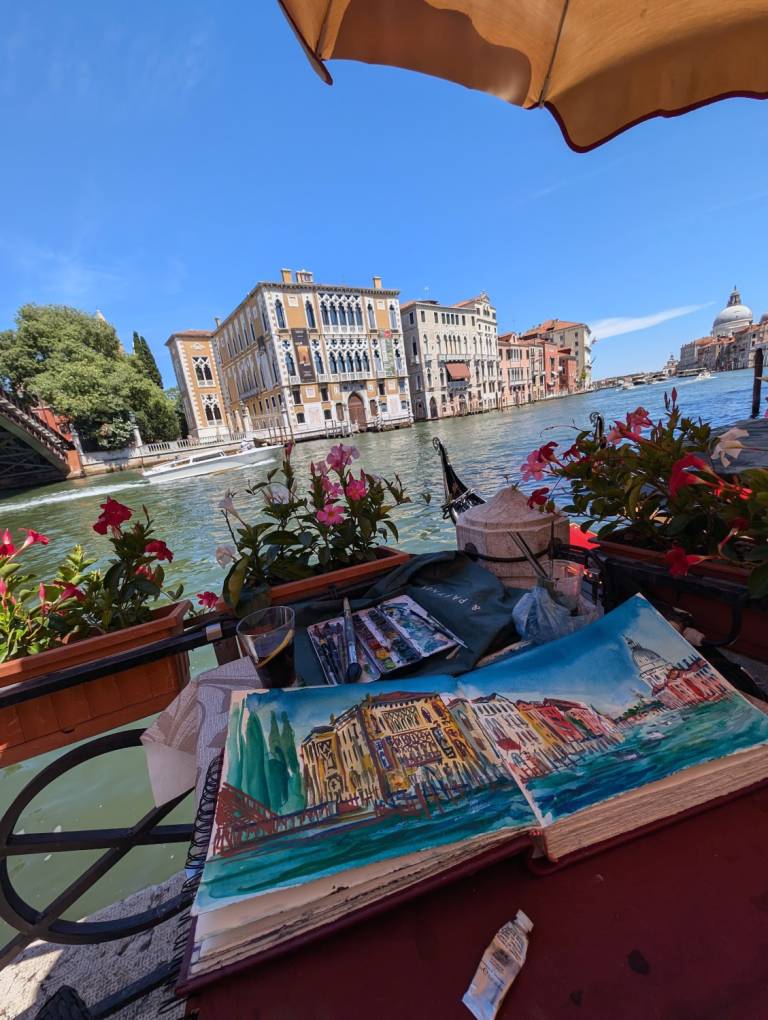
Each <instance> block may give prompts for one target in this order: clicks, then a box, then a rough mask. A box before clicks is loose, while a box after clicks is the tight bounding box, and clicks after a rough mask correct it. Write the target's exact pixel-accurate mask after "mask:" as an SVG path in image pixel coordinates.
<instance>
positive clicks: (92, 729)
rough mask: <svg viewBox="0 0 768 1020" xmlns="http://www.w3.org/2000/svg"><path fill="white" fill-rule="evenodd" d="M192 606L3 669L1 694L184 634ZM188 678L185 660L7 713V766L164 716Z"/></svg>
mask: <svg viewBox="0 0 768 1020" xmlns="http://www.w3.org/2000/svg"><path fill="white" fill-rule="evenodd" d="M190 605H191V603H189V602H176V603H174V604H173V605H172V606H168V607H164V608H163V609H159V610H156V611H155V613H154V617H153V619H152V620H149V621H148V622H147V623H140V624H138V625H137V626H135V627H127V628H126V629H125V630H118V631H114V632H113V633H111V634H100V635H99V636H98V637H93V638H86V639H85V640H83V641H73V642H72V644H70V645H65V646H63V647H62V648H54V649H51V650H50V651H47V652H39V653H38V654H37V655H30V656H28V657H27V658H24V659H14V660H13V661H12V662H5V663H3V664H2V665H0V688H2V687H7V686H8V685H9V684H15V683H18V682H20V681H23V680H31V679H33V678H35V677H39V676H44V675H45V674H46V673H53V672H55V671H56V670H60V669H67V668H69V667H71V666H80V665H84V664H85V663H91V662H94V661H96V660H98V659H102V658H104V657H105V656H108V655H117V654H119V653H120V652H122V651H128V650H129V649H134V648H137V647H140V646H141V645H146V644H150V643H151V642H153V641H160V640H161V639H162V638H167V637H171V636H172V635H173V634H180V633H181V632H182V630H183V628H184V617H185V615H186V613H187V612H188V611H189V608H190ZM188 679H189V658H188V656H187V654H186V653H183V654H180V655H171V656H166V657H165V658H162V659H158V660H157V661H156V662H152V663H150V664H148V665H144V666H136V667H134V668H133V669H127V670H124V671H123V672H122V673H115V674H113V675H111V676H105V677H101V678H100V679H98V680H89V681H88V682H87V683H84V684H78V685H77V686H75V687H69V688H67V689H66V690H63V691H59V692H58V693H56V694H44V695H41V696H40V697H37V698H34V699H32V700H30V701H25V702H22V703H21V704H19V705H14V706H12V707H11V708H4V709H2V710H0V767H2V766H5V765H12V764H13V763H14V762H18V761H23V760H24V759H26V758H32V757H34V755H36V754H42V753H43V752H44V751H52V750H54V749H55V748H58V747H65V746H66V745H67V744H72V743H74V742H75V741H76V740H83V739H84V738H85V737H92V736H95V735H96V734H98V733H103V732H104V731H105V730H110V729H113V728H114V727H115V726H123V725H125V724H126V723H130V722H135V720H136V719H143V718H144V717H145V716H147V715H152V714H153V713H155V712H159V711H161V710H162V709H163V708H165V706H166V705H168V704H169V702H170V701H172V700H173V698H174V696H175V695H176V693H177V692H178V691H179V690H180V689H181V687H182V686H183V685H184V684H185V683H186V681H187V680H188Z"/></svg>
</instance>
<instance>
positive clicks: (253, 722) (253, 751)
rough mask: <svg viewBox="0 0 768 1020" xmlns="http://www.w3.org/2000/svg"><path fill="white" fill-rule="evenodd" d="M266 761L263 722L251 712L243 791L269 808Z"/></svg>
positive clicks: (246, 742)
mask: <svg viewBox="0 0 768 1020" xmlns="http://www.w3.org/2000/svg"><path fill="white" fill-rule="evenodd" d="M266 761H267V743H266V741H265V740H264V731H263V730H262V728H261V722H260V720H259V717H258V715H256V713H255V712H249V714H248V722H247V723H246V724H245V741H244V746H243V754H242V762H243V775H242V781H243V785H242V790H243V792H244V793H247V794H248V795H249V796H251V797H253V798H254V799H255V800H257V801H258V802H259V803H260V804H265V805H266V806H267V807H269V806H270V803H269V787H268V785H267V767H266Z"/></svg>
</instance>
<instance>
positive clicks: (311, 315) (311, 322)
mask: <svg viewBox="0 0 768 1020" xmlns="http://www.w3.org/2000/svg"><path fill="white" fill-rule="evenodd" d="M304 307H305V308H306V310H307V325H308V326H309V328H310V329H315V328H316V326H317V322H316V320H315V310H314V308H313V307H312V302H311V301H309V300H307V301H305V302H304Z"/></svg>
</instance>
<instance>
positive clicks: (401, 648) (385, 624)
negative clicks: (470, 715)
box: [307, 595, 459, 684]
mask: <svg viewBox="0 0 768 1020" xmlns="http://www.w3.org/2000/svg"><path fill="white" fill-rule="evenodd" d="M352 620H353V622H354V627H355V638H356V643H357V657H358V660H359V662H360V665H361V667H362V671H363V673H362V676H361V678H360V682H362V683H370V682H371V681H373V680H380V679H386V677H387V676H388V675H390V674H392V673H394V672H395V671H397V670H400V669H403V668H405V667H406V666H415V665H416V664H417V663H418V662H420V661H421V660H422V659H426V658H429V657H430V656H432V655H437V654H439V653H441V652H448V651H450V650H451V649H452V648H455V647H456V645H457V644H458V643H459V642H458V640H457V639H456V638H455V637H453V635H451V634H450V632H449V631H447V630H446V629H445V628H444V627H443V626H442V624H440V623H438V621H437V620H435V619H434V618H433V617H431V616H430V615H429V613H427V612H426V610H424V609H422V608H421V606H419V605H418V603H416V602H414V600H413V599H411V598H409V597H408V596H407V595H400V596H398V597H397V598H393V599H388V600H387V601H386V602H382V603H381V605H379V606H374V607H372V608H370V609H363V610H360V611H358V612H356V613H353V614H352ZM307 633H308V634H309V639H310V641H311V642H312V647H313V649H314V651H315V654H316V655H317V658H318V660H319V662H320V665H321V667H322V669H323V674H324V676H325V679H326V681H327V682H328V683H329V684H337V683H343V678H344V669H343V661H344V657H343V654H342V645H343V642H344V620H343V618H342V617H337V618H335V619H333V620H325V621H324V622H322V623H316V624H313V625H312V626H311V627H308V628H307Z"/></svg>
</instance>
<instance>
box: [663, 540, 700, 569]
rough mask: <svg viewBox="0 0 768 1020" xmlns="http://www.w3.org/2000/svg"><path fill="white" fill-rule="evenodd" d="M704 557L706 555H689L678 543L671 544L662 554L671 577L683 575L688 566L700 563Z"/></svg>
mask: <svg viewBox="0 0 768 1020" xmlns="http://www.w3.org/2000/svg"><path fill="white" fill-rule="evenodd" d="M706 558H707V557H706V556H689V555H688V553H687V552H686V551H685V549H683V548H682V547H681V546H679V545H676V546H673V548H672V549H670V550H669V552H668V553H665V554H664V559H665V560H666V561H667V566H668V567H669V572H670V574H671V575H672V577H685V575H686V574H687V573H688V569H689V567H693V566H695V564H697V563H701V561H702V560H705V559H706Z"/></svg>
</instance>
